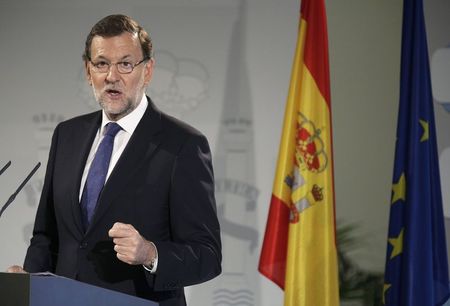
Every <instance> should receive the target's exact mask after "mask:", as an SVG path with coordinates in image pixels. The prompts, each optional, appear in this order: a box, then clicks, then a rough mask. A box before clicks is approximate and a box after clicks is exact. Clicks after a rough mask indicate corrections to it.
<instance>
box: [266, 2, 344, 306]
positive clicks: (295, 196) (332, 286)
mask: <svg viewBox="0 0 450 306" xmlns="http://www.w3.org/2000/svg"><path fill="white" fill-rule="evenodd" d="M300 15H301V20H300V26H299V33H298V41H297V49H296V53H295V59H294V65H293V69H292V75H291V83H290V88H289V95H288V99H287V103H286V110H285V115H284V125H283V132H282V133H283V134H282V137H281V143H280V149H279V155H278V164H277V169H276V175H275V180H274V185H273V191H272V199H271V203H270V209H269V216H268V219H267V226H266V233H265V237H264V242H263V247H262V251H261V257H260V262H259V271H260V272H261V273H262V274H263V275H265V276H266V277H268V278H269V279H270V280H272V281H273V282H275V283H276V284H277V285H278V286H280V287H281V288H282V289H284V291H285V299H284V305H285V306H288V305H289V306H290V305H295V306H302V305H305V306H312V305H314V306H336V305H339V285H338V266H337V250H336V239H335V211H334V183H333V150H332V129H331V102H330V84H329V68H328V37H327V24H326V13H325V4H324V0H303V1H302V3H301V10H300Z"/></svg>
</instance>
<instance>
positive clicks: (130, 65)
mask: <svg viewBox="0 0 450 306" xmlns="http://www.w3.org/2000/svg"><path fill="white" fill-rule="evenodd" d="M119 65H120V66H122V67H123V68H126V69H127V68H131V67H133V64H132V63H130V62H120V63H119Z"/></svg>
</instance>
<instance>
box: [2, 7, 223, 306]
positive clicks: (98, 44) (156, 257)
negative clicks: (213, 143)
mask: <svg viewBox="0 0 450 306" xmlns="http://www.w3.org/2000/svg"><path fill="white" fill-rule="evenodd" d="M151 49H152V44H151V40H150V37H149V36H148V34H147V33H146V32H145V30H144V29H143V28H142V27H140V26H139V25H138V24H137V23H136V22H135V21H134V20H132V19H130V18H129V17H127V16H124V15H111V16H107V17H105V18H104V19H102V20H100V21H99V22H98V23H97V24H96V25H94V27H93V28H92V30H91V32H90V34H89V35H88V37H87V39H86V46H85V52H84V55H83V59H84V63H85V67H86V75H87V79H88V81H89V84H90V85H91V86H92V87H93V91H94V95H95V98H96V100H97V101H98V102H99V104H100V106H101V108H102V111H98V112H95V113H91V114H87V115H84V116H80V117H76V118H73V119H70V120H68V121H65V122H62V123H61V124H59V125H58V126H57V128H56V129H55V132H54V135H53V138H52V144H51V149H50V154H49V160H48V165H47V172H46V176H45V183H44V187H43V190H42V196H41V199H40V203H39V208H38V211H37V214H36V220H35V225H34V230H33V237H32V239H31V244H30V246H29V248H28V251H27V255H26V258H25V263H24V267H23V269H24V270H25V271H27V272H41V271H51V272H54V273H56V274H58V275H62V276H66V277H70V278H73V279H77V280H80V281H83V282H86V283H90V284H94V285H97V286H101V287H104V288H108V289H113V290H117V291H121V292H124V293H128V294H132V295H136V296H139V297H143V298H147V299H151V300H154V301H157V302H159V303H160V305H185V304H186V302H185V297H184V290H183V287H184V286H189V285H194V284H198V283H201V282H204V281H207V280H209V279H211V278H213V277H215V276H217V275H218V274H219V273H220V271H221V259H222V257H221V242H220V229H219V223H218V220H217V215H216V206H215V199H214V182H213V171H212V165H211V155H210V149H209V146H208V142H207V140H206V138H205V137H204V136H203V135H202V134H201V133H200V132H198V131H197V130H195V129H194V128H192V127H190V126H188V125H186V124H184V123H182V122H180V121H178V120H176V119H174V118H172V117H170V116H167V115H166V114H164V113H162V112H161V111H159V110H158V109H157V108H156V107H155V106H154V104H153V103H152V101H151V100H150V98H148V97H146V96H145V94H144V92H145V89H146V87H147V85H148V83H149V82H150V80H151V76H152V71H153V65H154V60H153V58H152V57H151ZM113 129H114V132H112V130H113ZM21 269H22V268H21V267H18V266H14V267H11V268H10V271H12V272H19V271H22V270H21Z"/></svg>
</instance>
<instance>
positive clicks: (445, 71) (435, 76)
mask: <svg viewBox="0 0 450 306" xmlns="http://www.w3.org/2000/svg"><path fill="white" fill-rule="evenodd" d="M430 70H431V80H432V82H431V87H432V91H433V98H434V99H435V100H436V101H437V102H438V103H439V104H441V105H442V106H443V107H444V109H445V110H446V111H447V112H449V113H450V87H449V86H448V84H450V83H449V82H450V45H448V46H447V47H446V48H440V49H437V50H436V51H435V52H434V53H433V55H432V56H431V65H430Z"/></svg>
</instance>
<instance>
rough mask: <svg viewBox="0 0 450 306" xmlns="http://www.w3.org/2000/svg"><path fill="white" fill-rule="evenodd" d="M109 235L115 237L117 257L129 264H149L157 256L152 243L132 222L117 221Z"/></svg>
mask: <svg viewBox="0 0 450 306" xmlns="http://www.w3.org/2000/svg"><path fill="white" fill-rule="evenodd" d="M108 235H109V237H111V238H113V242H114V244H115V246H114V250H115V251H116V252H117V258H119V259H120V260H121V261H123V262H125V263H127V264H130V265H145V266H149V265H150V264H151V262H152V259H153V258H155V257H156V250H155V248H154V246H153V245H152V243H150V242H149V241H147V240H145V239H144V238H143V237H142V236H141V235H140V234H139V232H138V231H137V230H136V229H135V228H134V227H133V226H132V225H130V224H124V223H120V222H116V223H114V225H113V227H112V228H111V229H110V230H109V232H108Z"/></svg>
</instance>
